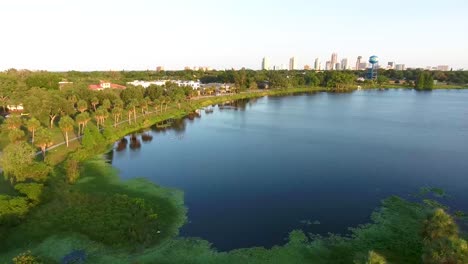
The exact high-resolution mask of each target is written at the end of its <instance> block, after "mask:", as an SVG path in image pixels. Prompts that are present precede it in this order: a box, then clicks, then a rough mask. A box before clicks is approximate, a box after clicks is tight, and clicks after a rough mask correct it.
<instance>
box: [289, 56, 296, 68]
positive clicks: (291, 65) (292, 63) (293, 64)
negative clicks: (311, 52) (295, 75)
mask: <svg viewBox="0 0 468 264" xmlns="http://www.w3.org/2000/svg"><path fill="white" fill-rule="evenodd" d="M296 66H297V65H296V58H295V57H291V58H290V59H289V70H290V71H293V70H295V69H296V68H297V67H296Z"/></svg>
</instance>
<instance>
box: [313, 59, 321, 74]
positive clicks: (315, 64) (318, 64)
mask: <svg viewBox="0 0 468 264" xmlns="http://www.w3.org/2000/svg"><path fill="white" fill-rule="evenodd" d="M314 70H316V71H320V60H319V58H316V59H315V62H314Z"/></svg>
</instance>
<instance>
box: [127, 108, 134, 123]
mask: <svg viewBox="0 0 468 264" xmlns="http://www.w3.org/2000/svg"><path fill="white" fill-rule="evenodd" d="M126 110H127V115H128V124H132V113H133V105H132V104H131V103H130V104H128V105H127V108H126Z"/></svg>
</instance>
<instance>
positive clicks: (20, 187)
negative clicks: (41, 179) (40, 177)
mask: <svg viewBox="0 0 468 264" xmlns="http://www.w3.org/2000/svg"><path fill="white" fill-rule="evenodd" d="M43 189H44V185H43V184H40V183H18V184H16V185H15V190H17V191H18V192H19V193H21V194H24V195H26V197H27V198H28V199H29V200H30V201H31V202H33V203H39V202H40V200H41V195H42V190H43Z"/></svg>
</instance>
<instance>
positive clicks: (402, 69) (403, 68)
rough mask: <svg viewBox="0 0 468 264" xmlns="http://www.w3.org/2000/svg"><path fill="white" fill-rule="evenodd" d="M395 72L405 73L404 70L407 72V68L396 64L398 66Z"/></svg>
mask: <svg viewBox="0 0 468 264" xmlns="http://www.w3.org/2000/svg"><path fill="white" fill-rule="evenodd" d="M395 70H397V71H404V70H406V67H405V65H404V64H396V65H395Z"/></svg>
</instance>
